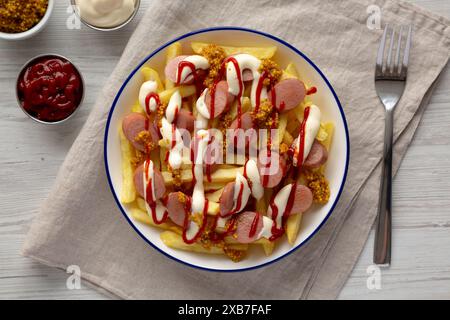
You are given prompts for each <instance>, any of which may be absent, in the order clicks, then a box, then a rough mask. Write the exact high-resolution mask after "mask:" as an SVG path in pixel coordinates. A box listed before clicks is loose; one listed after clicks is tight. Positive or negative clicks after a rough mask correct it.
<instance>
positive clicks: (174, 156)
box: [160, 118, 184, 169]
mask: <svg viewBox="0 0 450 320" xmlns="http://www.w3.org/2000/svg"><path fill="white" fill-rule="evenodd" d="M174 126H175V124H171V123H169V121H167V119H166V118H162V119H161V128H160V132H161V135H162V137H163V139H164V140H166V143H168V144H169V145H170V147H171V148H170V150H169V165H170V167H171V168H172V169H179V168H180V167H181V164H182V162H183V147H184V143H183V139H182V136H181V133H180V131H179V130H178V129H177V128H174ZM173 134H175V137H174V138H175V145H174V146H173V147H172V139H173V137H172V135H173Z"/></svg>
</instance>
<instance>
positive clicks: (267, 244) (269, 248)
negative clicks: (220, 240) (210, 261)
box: [224, 236, 275, 256]
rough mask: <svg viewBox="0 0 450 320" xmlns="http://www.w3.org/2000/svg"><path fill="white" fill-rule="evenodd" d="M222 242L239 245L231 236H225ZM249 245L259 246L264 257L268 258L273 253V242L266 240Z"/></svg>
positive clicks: (259, 240)
mask: <svg viewBox="0 0 450 320" xmlns="http://www.w3.org/2000/svg"><path fill="white" fill-rule="evenodd" d="M224 240H225V243H227V244H239V242H237V240H236V239H235V238H233V237H232V236H227V237H225V239H224ZM251 244H252V245H258V246H261V247H262V248H263V250H264V253H265V254H266V256H270V255H271V254H272V252H273V249H274V248H275V241H270V240H269V239H266V238H261V239H258V240H255V241H253V242H252V243H251Z"/></svg>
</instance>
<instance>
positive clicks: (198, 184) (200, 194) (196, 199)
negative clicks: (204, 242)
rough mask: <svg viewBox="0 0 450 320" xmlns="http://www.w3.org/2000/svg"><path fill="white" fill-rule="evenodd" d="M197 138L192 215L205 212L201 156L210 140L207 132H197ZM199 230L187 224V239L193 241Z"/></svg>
mask: <svg viewBox="0 0 450 320" xmlns="http://www.w3.org/2000/svg"><path fill="white" fill-rule="evenodd" d="M197 137H198V138H199V142H198V147H197V155H196V158H195V159H194V163H193V164H192V165H193V166H194V179H195V185H194V191H193V192H192V206H191V211H192V213H201V214H203V211H204V210H205V190H204V186H203V156H204V154H205V151H206V147H207V145H208V141H209V139H210V135H209V133H208V131H207V130H199V131H198V133H197ZM199 230H200V226H199V225H198V224H197V223H195V222H194V221H190V222H189V227H188V229H187V231H186V237H187V239H189V240H190V239H193V238H194V237H195V236H196V235H197V233H198V231H199Z"/></svg>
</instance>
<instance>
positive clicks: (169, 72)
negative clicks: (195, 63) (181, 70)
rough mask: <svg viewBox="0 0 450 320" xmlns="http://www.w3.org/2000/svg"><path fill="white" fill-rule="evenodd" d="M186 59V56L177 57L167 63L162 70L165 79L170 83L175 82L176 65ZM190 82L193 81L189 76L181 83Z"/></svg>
mask: <svg viewBox="0 0 450 320" xmlns="http://www.w3.org/2000/svg"><path fill="white" fill-rule="evenodd" d="M187 57H188V56H186V55H184V56H178V57H175V58H173V59H172V60H170V61H169V62H168V63H167V65H166V68H165V69H164V73H165V74H166V77H167V78H168V79H169V80H170V81H172V82H177V73H178V64H179V63H180V62H181V61H183V60H184V59H185V58H187ZM192 80H193V77H192V75H189V76H188V77H187V78H186V80H185V81H184V82H183V83H184V84H187V83H188V82H192Z"/></svg>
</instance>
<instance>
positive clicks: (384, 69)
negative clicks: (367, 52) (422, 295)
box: [373, 25, 412, 265]
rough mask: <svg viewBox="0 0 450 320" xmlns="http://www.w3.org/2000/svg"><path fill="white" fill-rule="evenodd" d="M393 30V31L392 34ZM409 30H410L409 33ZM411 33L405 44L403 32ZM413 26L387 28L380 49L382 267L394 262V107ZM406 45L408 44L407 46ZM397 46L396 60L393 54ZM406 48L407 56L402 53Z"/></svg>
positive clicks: (378, 253)
mask: <svg viewBox="0 0 450 320" xmlns="http://www.w3.org/2000/svg"><path fill="white" fill-rule="evenodd" d="M390 29H391V31H389V30H390ZM405 29H406V30H405ZM405 31H406V33H407V37H406V41H404V37H403V33H405ZM411 31H412V26H409V27H400V29H399V31H398V36H396V30H395V28H389V25H386V27H385V29H384V32H383V37H382V38H381V43H380V47H379V48H378V55H377V63H376V69H375V88H376V90H377V94H378V97H379V98H380V100H381V102H383V105H384V107H385V129H384V130H385V131H384V148H383V162H382V174H381V183H380V199H379V203H378V219H377V223H376V229H375V247H374V254H373V262H374V263H376V264H381V265H389V264H390V263H391V235H392V136H393V129H394V117H393V116H394V108H395V106H396V105H397V102H398V101H399V100H400V97H401V96H402V94H403V91H404V89H405V84H406V75H407V71H408V59H409V50H410V48H411ZM388 33H389V34H390V42H389V48H388V51H387V54H386V55H387V58H386V59H385V57H384V56H385V46H386V40H387V38H388ZM403 42H405V43H404V44H403ZM394 47H395V51H396V52H395V57H393V51H394ZM402 47H403V57H402V58H401V57H400V53H401V51H402Z"/></svg>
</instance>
